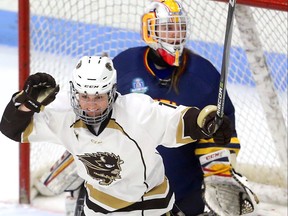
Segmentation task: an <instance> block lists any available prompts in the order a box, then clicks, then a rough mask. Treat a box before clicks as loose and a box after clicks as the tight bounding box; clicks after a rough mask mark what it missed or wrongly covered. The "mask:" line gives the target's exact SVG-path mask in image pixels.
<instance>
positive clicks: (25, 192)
mask: <svg viewBox="0 0 288 216" xmlns="http://www.w3.org/2000/svg"><path fill="white" fill-rule="evenodd" d="M216 1H220V2H228V0H216ZM237 4H243V5H249V6H254V7H262V8H267V9H273V10H281V11H288V2H287V0H238V1H237ZM29 5H30V1H29V0H18V20H19V25H18V37H19V38H18V40H19V41H18V42H19V44H18V46H19V59H18V60H19V80H18V81H19V85H18V86H19V89H20V90H21V89H22V88H23V86H24V83H25V80H26V79H27V77H28V76H29V74H30V10H29ZM19 162H20V166H19V203H21V204H29V203H30V201H31V200H30V199H31V197H30V144H29V143H20V144H19Z"/></svg>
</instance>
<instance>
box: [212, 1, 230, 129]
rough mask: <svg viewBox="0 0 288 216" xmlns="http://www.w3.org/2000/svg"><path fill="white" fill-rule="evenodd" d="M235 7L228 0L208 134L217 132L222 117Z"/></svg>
mask: <svg viewBox="0 0 288 216" xmlns="http://www.w3.org/2000/svg"><path fill="white" fill-rule="evenodd" d="M235 7H236V0H229V7H228V15H227V22H226V32H225V39H224V49H223V57H222V66H221V75H220V82H219V90H218V99H217V111H216V116H215V120H214V122H215V127H214V128H211V131H210V134H213V133H215V132H216V131H217V129H218V128H219V127H220V125H221V124H222V121H223V116H224V104H225V95H226V83H227V77H228V67H229V57H230V47H231V39H232V29H233V20H234V10H235Z"/></svg>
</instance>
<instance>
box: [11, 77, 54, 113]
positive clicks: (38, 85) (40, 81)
mask: <svg viewBox="0 0 288 216" xmlns="http://www.w3.org/2000/svg"><path fill="white" fill-rule="evenodd" d="M58 92H59V85H56V82H55V80H54V78H53V77H52V76H51V75H49V74H47V73H41V72H38V73H36V74H32V75H30V76H29V77H28V78H27V80H26V82H25V84H24V87H23V90H22V91H21V92H19V93H18V94H17V95H16V96H15V97H14V98H13V101H14V103H15V104H17V103H19V104H24V105H25V106H26V107H27V108H28V109H30V110H32V111H34V112H40V110H41V106H46V105H48V104H50V103H51V102H52V101H54V100H55V97H56V95H57V93H58Z"/></svg>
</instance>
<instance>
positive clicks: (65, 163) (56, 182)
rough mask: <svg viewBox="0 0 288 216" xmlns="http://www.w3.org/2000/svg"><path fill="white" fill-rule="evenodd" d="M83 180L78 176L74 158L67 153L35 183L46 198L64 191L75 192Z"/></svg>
mask: <svg viewBox="0 0 288 216" xmlns="http://www.w3.org/2000/svg"><path fill="white" fill-rule="evenodd" d="M82 183H83V180H82V179H81V178H80V177H79V176H78V174H77V171H76V163H75V162H74V159H73V156H72V155H71V154H70V153H69V152H68V151H65V152H64V154H63V155H62V156H61V158H60V159H59V160H58V161H57V162H56V163H55V164H54V165H53V166H52V167H51V168H50V170H49V171H48V172H46V173H44V174H43V175H42V176H41V177H40V179H38V180H37V181H36V183H35V187H36V188H37V190H38V191H39V192H40V193H41V194H42V195H45V196H53V195H58V194H61V193H63V192H64V191H74V190H77V188H79V187H80V185H81V184H82Z"/></svg>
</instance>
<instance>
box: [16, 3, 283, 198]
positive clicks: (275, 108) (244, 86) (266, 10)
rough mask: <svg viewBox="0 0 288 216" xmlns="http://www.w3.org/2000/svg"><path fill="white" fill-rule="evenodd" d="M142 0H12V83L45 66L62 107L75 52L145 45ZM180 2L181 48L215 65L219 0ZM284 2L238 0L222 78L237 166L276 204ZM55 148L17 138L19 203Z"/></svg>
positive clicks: (222, 20) (221, 12)
mask: <svg viewBox="0 0 288 216" xmlns="http://www.w3.org/2000/svg"><path fill="white" fill-rule="evenodd" d="M148 2H149V1H147V0H137V1H135V0H110V1H103V0H30V2H29V1H28V0H19V88H20V89H21V87H22V86H23V83H24V81H25V79H26V77H27V76H28V75H29V74H30V73H35V72H38V71H44V72H48V73H51V74H52V75H53V76H54V77H55V78H56V81H57V82H59V84H60V87H61V91H60V93H59V97H57V98H58V99H56V101H55V103H54V105H52V106H54V108H55V109H65V106H69V105H70V102H69V100H67V101H65V102H64V99H62V98H61V94H62V93H63V95H65V92H67V91H68V90H69V86H68V82H69V79H70V74H71V71H72V69H73V67H74V65H75V64H76V62H77V60H78V58H79V57H81V56H83V55H101V54H102V53H103V52H106V53H108V55H109V56H110V57H112V58H113V57H114V56H115V55H116V54H118V53H119V52H121V51H123V50H125V49H127V48H129V47H133V46H142V45H145V44H144V42H143V41H142V39H141V36H140V31H141V29H140V28H141V25H140V19H141V16H142V14H143V12H144V9H145V7H146V5H147V3H148ZM182 3H183V6H184V8H185V10H186V11H187V12H188V14H189V16H190V19H191V23H190V24H191V31H192V32H191V36H190V39H189V42H188V44H187V47H188V48H190V49H191V50H193V51H194V52H196V53H198V54H200V55H202V56H203V57H205V58H207V59H209V60H210V61H211V62H212V63H213V64H214V65H215V66H216V68H217V69H218V70H219V71H220V69H221V62H222V52H223V42H224V35H225V25H226V19H227V11H228V4H227V2H226V3H223V2H219V1H208V0H193V1H188V0H183V1H182ZM287 7H288V6H287V1H286V0H277V1H276V0H249V1H248V0H242V1H241V0H238V2H237V6H236V10H235V20H234V27H233V36H232V43H231V51H230V67H229V75H228V82H227V88H228V94H229V95H230V97H231V100H232V101H233V103H234V105H235V109H236V128H237V133H238V137H239V139H240V142H241V151H240V153H239V155H238V158H237V171H239V172H240V173H242V174H243V175H245V176H246V177H247V178H248V179H249V180H250V181H252V182H256V183H257V185H260V188H261V187H264V186H265V187H266V186H267V187H273V190H279V191H280V192H279V193H278V194H279V195H280V198H277V197H275V194H274V193H273V198H272V199H273V201H274V202H280V203H281V202H283V201H284V202H287V194H286V193H287V192H286V190H287V135H286V132H287V37H288V36H287V29H288V28H287ZM127 64H129V62H127ZM192 84H193V83H191V85H192ZM65 103H66V104H65ZM63 106H64V107H63ZM63 152H64V149H63V148H62V147H61V146H58V145H55V144H51V143H44V144H43V143H41V144H39V143H30V144H28V143H25V144H21V145H20V196H19V200H20V203H29V202H30V199H32V197H33V196H34V195H32V193H31V191H32V190H31V188H32V187H33V184H34V181H35V179H36V178H38V177H39V176H41V174H42V173H43V172H44V171H47V170H48V169H49V168H50V166H51V165H52V164H53V163H54V162H55V161H56V160H57V159H59V158H60V156H61V155H62V153H63ZM255 187H256V186H255ZM283 191H284V192H283ZM256 192H257V191H256ZM260 192H261V190H260ZM258 195H259V194H258ZM264 196H265V195H263V197H261V195H260V200H261V198H263V199H264ZM283 196H284V198H283ZM277 199H278V200H277Z"/></svg>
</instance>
